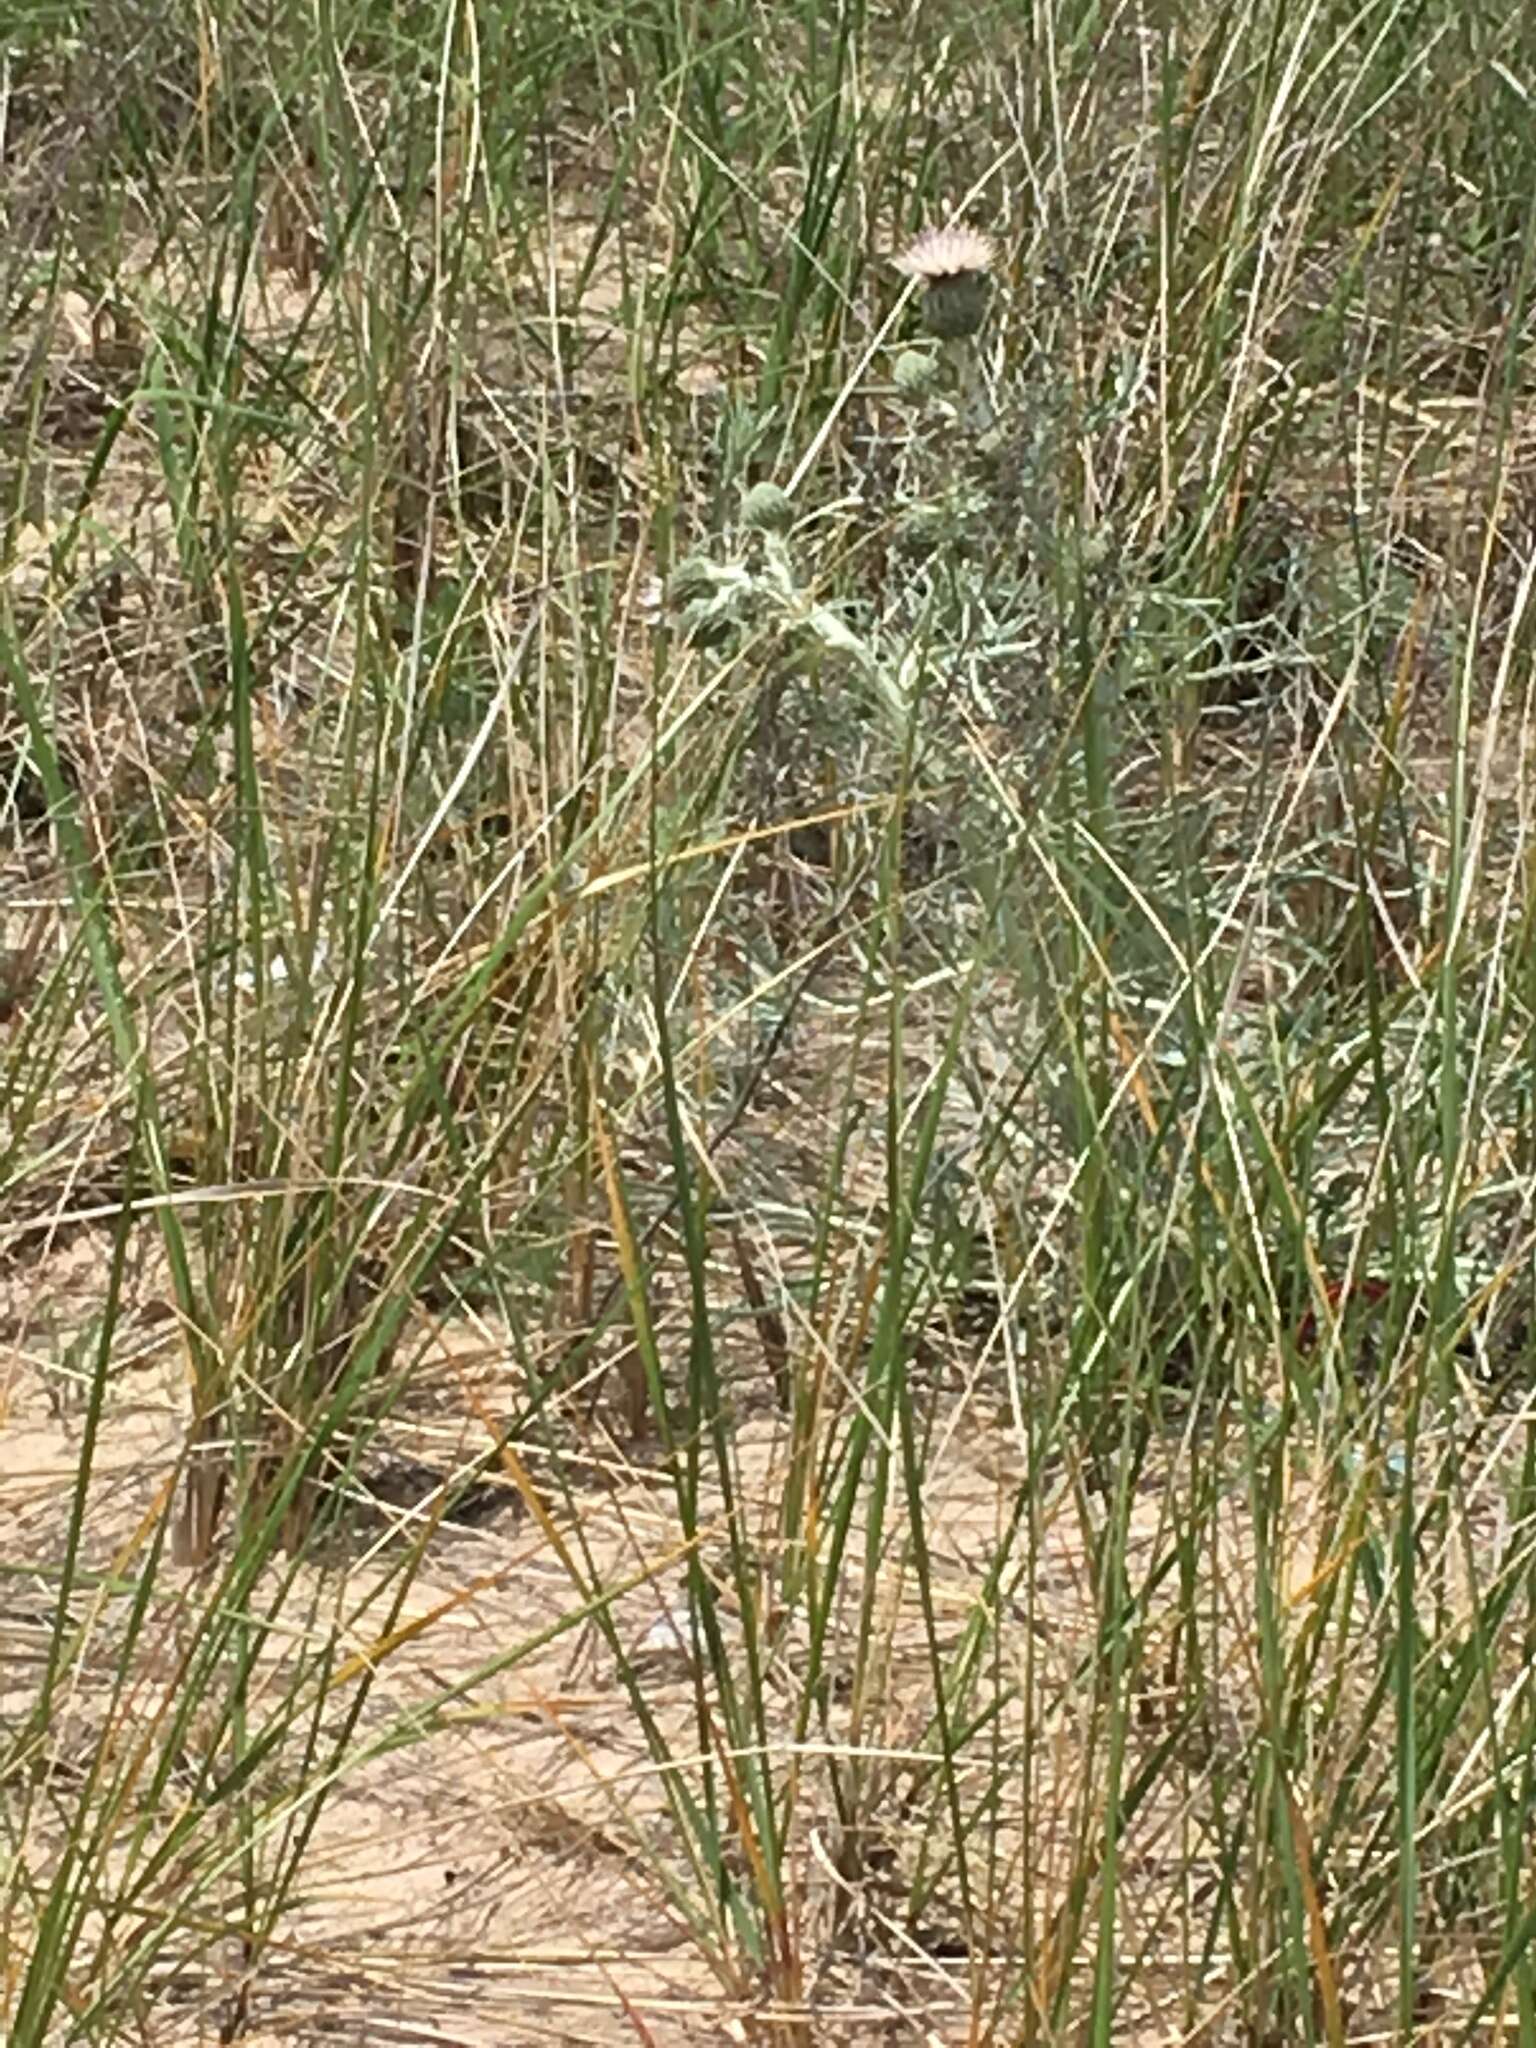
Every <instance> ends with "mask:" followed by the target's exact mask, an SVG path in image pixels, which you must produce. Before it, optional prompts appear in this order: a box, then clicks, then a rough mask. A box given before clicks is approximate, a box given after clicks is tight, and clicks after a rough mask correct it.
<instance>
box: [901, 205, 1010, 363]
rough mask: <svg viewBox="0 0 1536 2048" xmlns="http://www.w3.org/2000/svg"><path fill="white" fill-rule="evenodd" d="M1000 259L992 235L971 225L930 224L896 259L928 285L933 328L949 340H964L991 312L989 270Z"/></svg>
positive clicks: (926, 302)
mask: <svg viewBox="0 0 1536 2048" xmlns="http://www.w3.org/2000/svg"><path fill="white" fill-rule="evenodd" d="M996 260H997V245H996V244H995V243H994V242H993V240H992V238H991V236H990V235H983V234H978V233H977V231H976V230H975V229H974V228H966V227H954V228H924V230H923V232H922V233H921V234H920V235H919V236H918V237H917V239H916V240H915V241H912V242H909V243H908V244H907V246H906V248H905V249H903V250H902V252H901V254H900V255H899V256H898V257H897V258H896V268H897V269H898V270H899V271H900V272H901V273H902V275H903V276H904V277H911V278H915V279H916V280H917V281H918V283H920V284H921V285H922V286H923V287H924V293H923V317H924V319H925V321H926V323H927V326H928V329H929V332H930V333H932V334H937V335H938V336H940V337H941V339H943V340H945V341H963V340H965V339H966V337H967V336H969V335H972V334H974V333H975V332H976V330H977V329H978V328H979V327H980V326H981V323H982V319H983V318H984V316H985V314H986V310H987V294H988V290H989V287H990V284H991V279H990V277H989V275H988V273H989V272H990V270H991V268H992V265H993V264H994V263H995V262H996Z"/></svg>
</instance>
